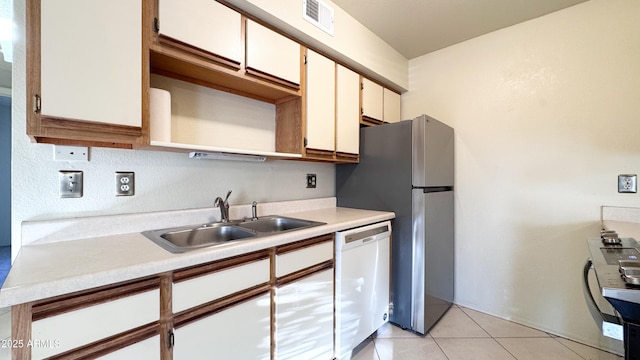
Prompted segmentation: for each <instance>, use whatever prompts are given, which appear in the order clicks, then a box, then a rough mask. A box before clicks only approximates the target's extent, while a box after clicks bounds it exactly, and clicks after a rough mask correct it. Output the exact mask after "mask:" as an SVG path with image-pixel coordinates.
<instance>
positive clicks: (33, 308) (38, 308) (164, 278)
mask: <svg viewBox="0 0 640 360" xmlns="http://www.w3.org/2000/svg"><path fill="white" fill-rule="evenodd" d="M329 242H331V243H333V242H334V234H333V233H330V234H326V235H321V236H317V237H313V238H309V239H305V240H300V241H296V242H293V243H290V244H285V245H281V246H277V247H272V248H269V249H265V250H260V251H256V252H253V253H249V254H244V255H238V256H235V257H231V258H227V259H222V260H217V261H214V262H211V263H207V264H202V265H196V266H193V267H189V268H185V269H180V270H175V271H172V272H167V273H163V274H159V275H156V276H152V277H148V278H143V279H137V280H133V281H128V282H124V283H118V284H112V285H106V286H102V287H99V288H95V289H89V290H85V291H80V292H75V293H71V294H65V295H61V296H56V297H53V298H48V299H43V300H38V301H34V302H29V303H24V304H19V305H15V306H13V307H12V340H14V341H22V343H24V344H27V343H28V341H29V340H30V339H32V330H31V329H32V324H33V322H34V321H38V320H42V319H45V318H49V317H53V316H56V315H60V314H64V313H67V312H71V311H75V310H80V309H83V308H87V307H91V306H94V305H98V304H102V303H106V302H109V301H113V300H117V299H120V298H126V297H128V296H132V295H137V294H141V293H144V292H147V291H149V290H154V289H159V295H160V298H159V301H160V307H159V308H160V314H158V320H157V321H154V322H152V323H148V324H145V325H142V326H139V327H136V328H134V329H129V330H127V331H124V332H121V333H119V334H115V335H113V336H110V337H107V338H104V339H101V340H98V341H95V342H93V343H90V344H86V345H83V346H80V347H77V348H74V349H71V350H69V351H66V352H63V353H60V354H57V355H55V356H53V357H51V359H86V358H94V357H96V356H103V355H106V354H109V353H111V352H114V351H116V350H119V349H122V348H125V347H127V346H130V345H133V344H134V343H136V342H139V341H142V340H145V339H148V338H151V337H153V336H156V335H159V339H160V347H161V351H160V355H161V359H163V360H170V359H172V358H173V329H174V328H180V327H182V326H185V325H188V324H190V323H192V322H194V321H198V320H199V319H202V318H205V317H208V316H211V315H213V314H216V313H218V312H221V311H224V310H226V309H229V308H231V307H233V306H235V305H238V304H241V303H243V302H246V301H250V300H253V299H255V298H258V297H260V296H264V295H266V294H269V296H270V298H271V305H270V313H271V325H270V327H271V355H272V357H273V355H274V349H275V344H274V338H275V336H274V334H275V301H274V299H275V290H276V288H279V287H282V286H286V285H287V284H290V283H292V282H295V281H298V280H301V279H304V278H306V277H309V276H312V275H314V274H317V273H320V272H322V271H326V270H329V269H332V268H333V267H334V260H335V259H334V256H333V255H332V257H331V259H329V260H323V261H321V262H319V263H313V264H309V266H307V267H304V268H302V269H300V270H296V271H293V272H291V273H287V274H284V275H283V276H280V277H277V276H276V271H275V266H276V256H277V255H283V254H287V253H291V252H295V251H300V250H304V249H306V248H309V247H312V246H316V245H320V244H326V243H329ZM265 259H269V261H270V265H269V268H270V273H269V274H268V279H269V280H268V281H266V282H264V283H261V284H258V285H255V286H252V287H250V288H248V289H244V290H241V291H237V292H234V293H231V294H227V295H225V296H222V297H221V298H217V299H212V300H211V301H208V302H206V303H203V304H200V305H197V306H194V307H191V308H188V309H186V310H182V311H178V312H177V313H173V310H172V284H173V283H179V282H182V281H188V280H190V279H194V278H197V277H200V276H205V275H209V274H214V273H216V272H220V271H224V270H228V269H231V268H234V267H238V266H242V265H246V264H250V263H254V262H256V261H261V260H265ZM334 301H335V299H334ZM177 341H179V339H178V340H177ZM12 357H13V358H14V359H25V360H29V359H31V348H28V347H27V346H23V347H14V348H13V349H12Z"/></svg>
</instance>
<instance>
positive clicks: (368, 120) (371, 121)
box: [360, 115, 384, 126]
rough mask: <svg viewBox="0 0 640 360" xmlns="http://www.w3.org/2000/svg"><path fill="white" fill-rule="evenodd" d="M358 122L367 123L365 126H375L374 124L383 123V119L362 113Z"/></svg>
mask: <svg viewBox="0 0 640 360" xmlns="http://www.w3.org/2000/svg"><path fill="white" fill-rule="evenodd" d="M360 124H362V125H367V126H375V125H382V124H384V121H382V120H378V119H374V118H372V117H369V116H366V115H362V117H361V119H360Z"/></svg>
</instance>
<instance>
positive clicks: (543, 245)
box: [402, 0, 640, 351]
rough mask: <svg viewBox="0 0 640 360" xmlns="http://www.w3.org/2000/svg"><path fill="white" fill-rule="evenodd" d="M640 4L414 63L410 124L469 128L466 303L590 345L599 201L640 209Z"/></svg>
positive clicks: (627, 2) (537, 22)
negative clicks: (620, 181)
mask: <svg viewBox="0 0 640 360" xmlns="http://www.w3.org/2000/svg"><path fill="white" fill-rule="evenodd" d="M638 14H640V1H637V0H592V1H589V2H586V3H583V4H581V5H577V6H574V7H571V8H568V9H566V10H563V11H560V12H556V13H553V14H550V15H547V16H544V17H542V18H538V19H534V20H532V21H528V22H526V23H523V24H519V25H515V26H513V27H510V28H507V29H504V30H501V31H497V32H494V33H491V34H488V35H485V36H482V37H479V38H476V39H472V40H470V41H466V42H464V43H460V44H458V45H455V46H452V47H449V48H446V49H443V50H440V51H437V52H435V53H432V54H429V55H426V56H423V57H420V58H416V59H413V60H411V61H410V64H409V78H410V86H409V88H410V90H409V92H408V93H407V94H405V95H403V98H402V100H403V108H402V113H403V117H404V118H408V117H412V116H415V115H418V114H421V113H427V114H429V115H431V116H433V117H435V118H438V119H440V120H442V121H444V122H446V123H449V124H450V125H452V126H453V127H454V128H455V129H456V183H455V186H456V195H457V200H456V301H457V302H458V303H459V304H462V305H464V306H469V307H472V308H475V309H479V310H481V311H485V312H488V313H491V314H495V315H498V316H501V317H504V318H510V319H514V320H516V321H518V322H521V323H525V324H530V325H533V326H535V327H537V328H540V329H544V330H547V331H550V332H552V333H556V334H560V335H564V336H568V337H570V338H573V339H576V340H579V341H582V342H586V343H588V344H591V345H597V346H602V347H605V348H609V349H613V350H618V351H619V350H620V344H619V343H609V342H608V341H606V340H603V338H601V337H600V336H599V334H598V330H597V328H596V326H595V325H594V324H595V323H594V321H593V320H592V319H591V317H590V315H589V313H588V311H587V308H586V305H585V301H584V299H583V295H582V290H581V269H582V265H583V264H584V261H585V260H586V259H587V257H588V250H587V246H586V243H585V239H586V238H587V237H589V236H596V235H598V230H599V214H600V212H599V211H600V210H599V209H600V205H603V204H607V205H624V206H638V205H640V194H618V193H617V175H618V174H623V173H639V172H640V22H639V21H638Z"/></svg>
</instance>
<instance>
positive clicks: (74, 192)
mask: <svg viewBox="0 0 640 360" xmlns="http://www.w3.org/2000/svg"><path fill="white" fill-rule="evenodd" d="M58 183H59V185H60V187H59V189H60V197H61V198H81V197H82V187H83V182H82V171H75V170H73V171H72V170H61V171H59V172H58Z"/></svg>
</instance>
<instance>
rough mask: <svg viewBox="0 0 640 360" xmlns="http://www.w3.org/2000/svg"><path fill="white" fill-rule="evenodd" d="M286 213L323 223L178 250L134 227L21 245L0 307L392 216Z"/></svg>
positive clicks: (354, 212) (327, 211)
mask: <svg viewBox="0 0 640 360" xmlns="http://www.w3.org/2000/svg"><path fill="white" fill-rule="evenodd" d="M281 215H285V214H282V213H281ZM286 216H288V217H294V218H300V219H305V220H312V221H319V222H323V223H326V225H320V226H316V227H312V228H307V229H301V230H298V231H292V232H286V233H280V234H275V235H271V236H265V237H260V238H256V239H251V240H243V241H238V242H233V243H229V244H226V245H221V246H214V247H211V248H204V249H198V250H193V251H189V252H186V253H182V254H173V253H170V252H168V251H167V250H165V249H163V248H161V247H160V246H158V245H157V244H155V243H153V242H152V241H151V240H149V239H147V238H146V237H144V236H143V235H142V234H140V232H131V233H126V234H116V235H106V236H98V237H86V238H80V239H74V240H67V241H54V242H44V243H34V244H32V245H28V246H23V247H22V249H21V250H20V253H19V254H18V257H17V258H16V260H15V262H14V264H13V266H12V268H11V272H10V273H9V276H8V277H7V279H6V281H5V283H4V285H3V287H2V289H1V290H0V307H6V306H11V305H16V304H21V303H25V302H29V301H35V300H40V299H44V298H48V297H52V296H57V295H62V294H67V293H71V292H75V291H81V290H86V289H90V288H94V287H99V286H103V285H107V284H113V283H118V282H122V281H127V280H132V279H136V278H141V277H145V276H150V275H155V274H160V273H163V272H166V271H172V270H176V269H180V268H184V267H189V266H193V265H198V264H203V263H207V262H210V261H214V260H219V259H223V258H227V257H231V256H235V255H240V254H244V253H248V252H252V251H257V250H261V249H265V248H269V247H273V246H278V245H282V244H286V243H290V242H293V241H297V240H302V239H306V238H311V237H314V236H319V235H323V234H327V233H332V232H335V231H341V230H345V229H350V228H354V227H358V226H362V225H366V224H371V223H375V222H380V221H384V220H389V219H392V218H394V217H395V215H394V213H392V212H384V211H371V210H359V209H350V208H340V207H335V206H333V207H327V208H321V209H312V210H306V211H298V212H288V213H286ZM182 225H187V224H182ZM165 227H167V226H165Z"/></svg>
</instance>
